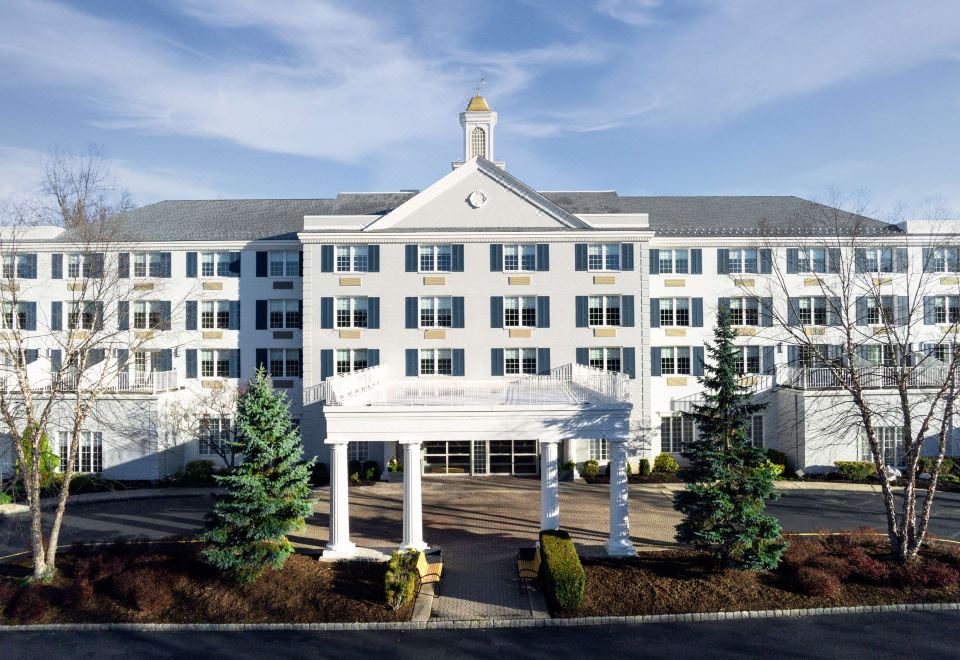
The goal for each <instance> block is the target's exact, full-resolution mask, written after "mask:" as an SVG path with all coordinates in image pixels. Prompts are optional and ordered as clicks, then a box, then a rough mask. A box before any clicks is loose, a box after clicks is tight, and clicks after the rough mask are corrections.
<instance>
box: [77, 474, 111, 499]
mask: <svg viewBox="0 0 960 660" xmlns="http://www.w3.org/2000/svg"><path fill="white" fill-rule="evenodd" d="M116 485H118V484H117V483H116V482H112V481H107V480H106V479H101V478H100V477H98V476H97V475H95V474H87V473H84V472H81V473H79V474H74V475H73V476H72V477H71V478H70V494H71V495H78V494H81V493H105V492H108V491H112V490H114V486H116Z"/></svg>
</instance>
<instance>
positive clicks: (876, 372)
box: [777, 360, 949, 390]
mask: <svg viewBox="0 0 960 660" xmlns="http://www.w3.org/2000/svg"><path fill="white" fill-rule="evenodd" d="M948 372H949V369H948V367H947V366H946V365H945V364H943V363H942V362H939V361H936V360H930V361H924V362H923V363H921V364H918V365H916V366H910V367H885V366H882V365H878V364H873V363H872V362H861V363H858V364H856V365H855V366H854V368H853V369H852V370H851V369H850V368H848V367H838V368H831V367H793V366H784V367H781V368H780V369H779V370H778V372H777V382H778V383H779V384H780V385H782V386H784V387H792V388H795V389H800V390H837V389H846V388H847V387H849V386H850V385H851V384H852V382H853V378H854V376H856V379H857V381H858V382H859V383H860V387H862V388H865V389H891V388H896V387H897V386H898V383H899V382H901V381H905V382H906V385H907V387H910V388H921V387H939V386H941V385H943V383H944V381H945V380H946V378H947V374H948Z"/></svg>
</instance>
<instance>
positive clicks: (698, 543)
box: [674, 310, 786, 570]
mask: <svg viewBox="0 0 960 660" xmlns="http://www.w3.org/2000/svg"><path fill="white" fill-rule="evenodd" d="M713 336H714V342H713V344H712V345H710V346H708V347H707V353H708V355H709V357H710V360H709V361H708V362H707V364H705V365H704V374H705V375H704V376H701V377H699V378H698V379H697V380H698V381H699V382H700V384H701V385H703V387H704V403H703V404H702V405H695V406H694V407H693V412H692V413H689V415H690V416H691V417H692V418H693V419H694V420H695V421H696V423H697V431H698V437H697V439H696V440H695V441H693V442H691V443H690V444H689V445H688V446H687V447H686V448H685V451H684V456H685V457H686V458H688V459H690V468H689V470H688V473H689V475H690V477H691V479H690V482H689V483H688V484H687V487H686V490H684V491H680V492H678V493H677V494H676V496H675V498H674V507H675V508H676V509H677V510H678V511H679V512H680V513H681V514H682V516H683V520H682V522H680V524H678V525H677V540H678V541H680V542H681V543H690V544H692V545H693V546H694V547H696V548H698V549H700V550H706V551H708V552H710V553H711V554H713V556H714V557H716V558H718V559H721V560H724V561H726V562H728V563H729V564H731V565H732V566H735V567H737V568H746V569H750V570H765V569H770V568H774V567H776V566H777V564H778V563H779V562H780V556H781V555H782V554H783V551H784V549H786V543H784V541H783V539H782V537H781V533H780V523H779V522H778V521H777V519H776V518H773V517H771V516H768V515H765V514H764V508H765V502H766V500H772V499H775V498H776V497H777V493H776V486H775V483H774V482H775V480H776V477H777V468H776V467H775V466H773V465H772V464H771V463H770V462H769V461H767V459H766V454H765V452H764V450H763V449H762V448H761V447H754V446H752V445H751V444H750V441H749V439H748V438H747V433H746V428H747V424H748V423H749V422H750V418H751V416H752V415H753V414H755V413H757V412H759V411H761V410H763V409H764V408H765V407H766V404H756V403H751V402H750V399H751V393H750V389H749V388H748V387H746V386H744V385H742V384H741V383H740V381H739V378H740V377H739V375H738V373H737V363H738V359H739V350H738V347H737V346H736V344H735V343H734V339H735V337H736V332H735V330H734V329H733V328H731V327H730V319H729V315H728V314H727V313H726V311H724V310H721V311H720V314H719V315H718V318H717V326H716V328H715V329H714V333H713Z"/></svg>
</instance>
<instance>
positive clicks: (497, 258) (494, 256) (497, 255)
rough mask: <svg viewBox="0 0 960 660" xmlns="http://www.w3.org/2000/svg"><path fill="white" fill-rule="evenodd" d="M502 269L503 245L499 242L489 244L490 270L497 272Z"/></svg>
mask: <svg viewBox="0 0 960 660" xmlns="http://www.w3.org/2000/svg"><path fill="white" fill-rule="evenodd" d="M501 270H503V245H502V244H501V243H491V244H490V272H491V273H499V272H500V271H501Z"/></svg>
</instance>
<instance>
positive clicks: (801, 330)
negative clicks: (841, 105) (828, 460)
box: [735, 198, 960, 562]
mask: <svg viewBox="0 0 960 660" xmlns="http://www.w3.org/2000/svg"><path fill="white" fill-rule="evenodd" d="M831 202H832V203H831V204H829V205H818V204H811V205H809V207H807V210H806V211H805V212H804V214H803V216H802V217H797V218H795V219H794V221H795V223H796V225H797V228H798V230H799V231H797V232H791V233H792V234H794V235H800V236H804V237H805V238H803V239H802V240H799V241H797V240H795V239H792V238H791V239H786V238H778V237H776V236H774V235H772V233H769V232H768V236H767V238H766V244H767V246H768V248H767V249H771V250H774V249H777V248H781V249H782V248H784V247H786V255H785V256H786V259H785V260H781V259H772V260H771V266H772V268H771V269H770V270H771V273H770V274H769V275H766V276H760V277H759V279H758V281H757V282H756V283H753V284H751V283H750V282H744V281H743V280H742V279H741V280H740V281H739V282H738V285H739V286H740V288H741V290H742V291H743V292H744V294H745V295H757V293H760V292H761V290H762V289H763V288H765V289H766V293H768V294H770V295H769V298H768V299H769V300H786V301H787V304H786V305H784V306H778V305H776V304H774V305H772V309H770V310H769V312H768V313H769V314H770V315H771V317H772V320H773V323H772V325H773V328H772V330H774V332H773V333H771V336H772V337H775V339H776V341H778V342H782V343H785V344H787V345H788V355H789V357H790V359H789V363H788V364H787V366H786V367H785V368H782V369H781V370H780V371H779V372H778V373H777V375H776V378H777V382H778V384H779V385H781V386H786V387H794V388H797V389H801V390H815V391H818V392H820V393H821V395H822V396H819V397H818V398H817V397H815V398H812V399H811V401H813V400H816V401H818V402H819V405H818V406H817V408H816V410H814V411H811V413H812V414H807V415H805V416H804V419H802V420H797V421H796V422H795V423H797V424H813V423H815V424H816V426H817V428H819V429H822V430H824V431H825V432H826V433H829V434H830V435H832V436H833V437H835V438H837V439H838V441H839V442H840V443H844V444H847V446H849V444H848V443H850V442H851V441H852V442H859V443H863V444H862V445H861V447H862V449H861V454H863V455H864V458H867V457H868V458H869V460H870V461H871V462H872V463H873V466H874V469H875V471H876V476H877V479H878V480H879V483H880V486H881V491H882V497H883V503H884V507H885V511H886V523H887V535H888V537H889V540H890V546H891V552H892V555H893V556H894V557H895V558H896V559H897V560H899V561H901V562H908V561H910V560H912V559H914V558H915V557H916V556H917V553H918V552H919V550H920V548H921V546H922V545H923V543H924V540H925V538H926V536H927V531H928V526H929V520H930V516H931V513H932V510H933V502H934V497H935V494H936V491H937V483H938V478H939V477H940V471H941V465H942V462H943V459H944V457H945V455H946V451H947V445H948V441H949V439H950V433H951V430H952V419H953V414H954V405H955V399H956V395H957V379H956V372H957V368H958V366H960V365H958V359H960V351H958V350H957V349H958V346H957V342H956V333H957V331H958V330H960V307H958V306H957V305H956V302H960V296H958V294H960V285H958V282H960V279H958V271H960V251H958V248H960V241H958V240H957V239H958V237H957V236H956V235H954V234H951V233H950V232H948V231H946V227H945V225H944V223H943V222H942V221H941V220H940V219H939V218H936V217H934V218H931V219H930V220H928V221H927V223H928V224H927V225H926V226H925V229H926V230H927V231H926V232H924V233H922V234H917V233H914V232H910V233H907V232H906V231H905V230H903V229H902V228H900V226H898V225H894V224H890V225H882V224H879V223H877V222H876V221H874V220H871V219H869V218H867V217H865V213H864V212H863V206H862V205H858V206H856V207H855V208H853V209H852V210H851V211H846V210H842V207H844V206H845V204H844V202H843V200H841V199H839V198H837V199H834V200H831ZM847 208H849V206H848V207H847ZM921 255H922V256H921ZM918 262H921V263H918ZM735 277H736V276H735ZM738 277H741V278H742V276H738ZM752 277H753V276H751V278H752ZM745 284H751V285H750V286H745ZM954 301H956V302H954ZM811 420H815V422H814V421H811ZM891 429H892V430H891ZM820 440H821V441H822V438H820ZM924 447H926V448H927V449H926V451H927V453H928V454H930V455H931V456H932V458H933V461H932V467H931V468H929V475H928V476H929V479H928V480H927V479H926V477H927V475H924V477H925V480H926V481H927V487H926V489H925V490H924V493H925V495H924V497H923V498H922V501H918V491H919V490H920V489H918V479H919V478H920V475H921V472H922V470H921V469H920V467H919V466H920V458H921V453H922V452H923V451H924ZM897 465H899V466H900V467H901V468H902V483H903V499H902V502H900V503H898V499H897V497H896V496H895V493H894V487H893V484H892V478H891V477H892V476H894V474H895V471H894V468H895V467H896V466H897Z"/></svg>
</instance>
